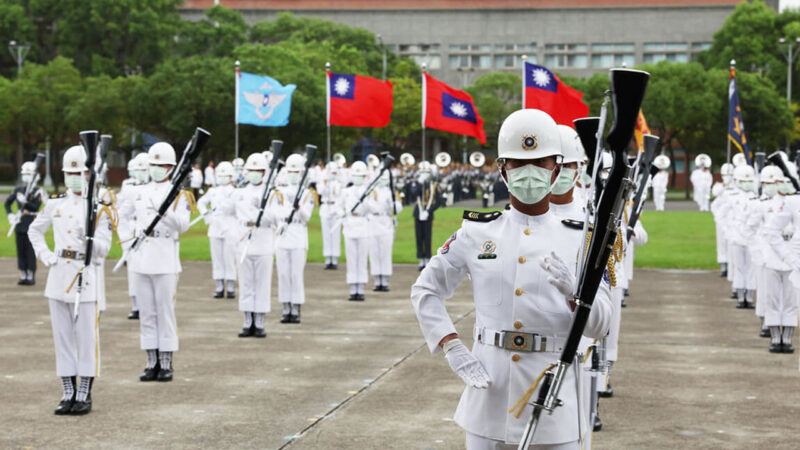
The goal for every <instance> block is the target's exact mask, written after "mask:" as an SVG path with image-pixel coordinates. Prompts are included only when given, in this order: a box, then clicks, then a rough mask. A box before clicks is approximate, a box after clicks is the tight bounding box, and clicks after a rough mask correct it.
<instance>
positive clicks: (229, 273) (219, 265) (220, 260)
mask: <svg viewBox="0 0 800 450" xmlns="http://www.w3.org/2000/svg"><path fill="white" fill-rule="evenodd" d="M208 245H209V246H210V247H211V267H212V270H211V278H213V279H215V280H235V279H236V242H235V239H228V238H215V237H210V238H208Z"/></svg>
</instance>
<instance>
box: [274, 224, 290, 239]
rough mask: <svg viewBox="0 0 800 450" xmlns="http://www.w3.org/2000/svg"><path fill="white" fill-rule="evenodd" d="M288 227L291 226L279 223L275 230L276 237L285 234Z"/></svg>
mask: <svg viewBox="0 0 800 450" xmlns="http://www.w3.org/2000/svg"><path fill="white" fill-rule="evenodd" d="M288 226H289V224H288V223H286V222H285V221H284V222H281V223H279V224H278V227H277V228H276V229H275V235H276V236H280V235H282V234H283V233H284V231H286V227H288Z"/></svg>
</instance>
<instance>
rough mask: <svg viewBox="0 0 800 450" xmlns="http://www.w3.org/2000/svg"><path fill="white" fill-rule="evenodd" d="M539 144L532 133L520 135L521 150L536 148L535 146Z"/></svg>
mask: <svg viewBox="0 0 800 450" xmlns="http://www.w3.org/2000/svg"><path fill="white" fill-rule="evenodd" d="M538 146H539V141H538V140H537V139H536V136H534V135H532V134H527V135H525V136H522V149H523V150H536V147H538Z"/></svg>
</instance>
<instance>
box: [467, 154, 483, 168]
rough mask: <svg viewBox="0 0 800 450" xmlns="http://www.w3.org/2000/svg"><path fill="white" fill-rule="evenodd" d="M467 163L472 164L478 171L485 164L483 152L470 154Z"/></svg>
mask: <svg viewBox="0 0 800 450" xmlns="http://www.w3.org/2000/svg"><path fill="white" fill-rule="evenodd" d="M469 163H470V164H472V167H474V168H476V169H480V168H481V167H483V165H484V164H486V156H485V155H484V154H483V152H472V153H470V155H469Z"/></svg>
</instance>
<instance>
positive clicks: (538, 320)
mask: <svg viewBox="0 0 800 450" xmlns="http://www.w3.org/2000/svg"><path fill="white" fill-rule="evenodd" d="M495 214H496V215H497V216H498V217H497V218H496V219H495V220H491V221H488V222H479V221H464V222H463V224H462V227H461V229H459V230H458V231H457V232H456V233H454V234H453V235H452V236H451V237H450V239H449V240H448V241H447V242H446V243H445V244H444V245H443V246H442V247H441V248H440V249H439V251H438V254H437V255H436V256H434V257H433V258H432V259H431V260H430V262H429V263H428V265H427V267H426V268H425V269H424V270H423V271H422V273H421V274H420V276H419V278H418V279H417V282H416V283H415V284H414V286H413V287H412V288H411V302H412V304H413V306H414V309H415V310H416V313H417V318H418V319H419V322H420V327H421V328H422V332H423V335H424V336H425V340H426V341H427V343H428V347H429V349H430V350H431V352H432V353H436V352H439V351H440V350H441V349H440V347H439V342H440V341H441V339H442V338H443V337H445V336H447V335H448V334H451V333H455V332H456V330H455V327H454V326H453V322H452V320H451V319H450V317H449V316H448V314H447V310H446V309H445V306H444V300H445V299H448V298H450V297H452V296H453V292H454V291H455V289H456V287H458V285H460V284H461V282H462V281H463V280H464V277H465V276H466V275H469V276H470V277H471V280H472V293H473V297H474V301H475V306H476V317H475V325H476V329H475V331H476V333H479V334H483V335H486V334H487V333H489V331H488V330H494V331H519V332H526V333H537V334H540V335H542V336H547V337H548V341H547V342H548V344H547V349H548V350H549V351H547V352H531V353H526V352H514V351H510V350H505V349H503V348H500V347H495V346H492V345H488V344H482V343H478V342H476V343H475V345H474V346H473V349H472V352H473V354H474V355H475V356H476V357H477V358H478V359H479V360H480V361H481V363H482V364H483V366H484V367H485V368H486V370H487V371H488V373H489V375H490V377H491V380H492V382H491V384H490V386H489V388H488V389H474V388H471V387H467V388H466V389H465V390H464V393H463V395H462V396H461V401H460V403H459V405H458V409H457V410H456V413H455V421H456V423H458V424H459V425H460V426H461V427H462V428H464V429H465V430H466V431H468V432H470V433H473V434H476V435H479V436H483V437H487V438H490V439H495V440H501V441H505V442H508V443H516V442H519V440H520V438H521V435H522V432H523V430H524V428H525V424H526V423H527V419H528V417H530V412H531V408H530V406H528V407H526V408H525V411H524V412H523V414H522V415H521V416H520V418H519V419H516V418H514V416H513V415H511V414H509V413H508V410H509V408H511V406H513V405H514V404H515V403H516V402H517V400H518V399H519V398H520V397H521V396H522V395H523V394H524V392H525V391H526V390H527V389H528V388H529V387H530V386H531V384H532V383H533V381H534V380H535V379H536V377H537V376H538V375H539V374H540V373H541V372H542V371H543V370H544V369H545V368H546V367H547V366H548V365H549V364H551V363H553V362H554V361H555V360H557V359H558V356H559V355H560V350H561V348H562V347H563V344H564V341H565V340H566V337H567V335H568V333H569V328H570V324H571V320H572V312H571V311H570V308H569V306H568V305H567V301H566V299H565V298H564V296H563V295H562V294H561V293H559V292H558V290H557V289H556V288H555V287H553V286H552V285H551V284H550V283H548V281H547V278H548V276H549V275H548V273H547V272H546V271H545V270H544V269H542V267H541V266H540V264H539V263H540V261H541V260H542V258H544V257H545V256H548V255H550V253H551V252H553V251H554V252H556V254H559V255H562V257H563V258H565V260H566V261H569V262H568V264H569V263H570V262H572V261H574V260H575V258H576V256H575V255H576V254H577V252H578V248H579V246H580V239H575V234H574V230H572V229H570V228H568V227H567V226H566V225H564V224H563V223H562V222H561V219H560V218H558V217H556V216H555V215H554V214H553V213H551V212H547V213H545V214H543V215H540V216H528V215H525V214H522V213H520V212H518V211H516V210H515V209H513V208H511V209H510V210H506V211H504V212H502V213H499V212H498V213H495ZM601 285H605V286H601V289H603V290H605V292H606V295H602V296H598V298H597V300H596V301H595V303H594V306H593V308H592V312H591V315H590V317H589V321H588V323H587V326H586V330H585V335H586V336H589V337H593V338H596V337H602V336H605V335H606V334H607V333H608V329H609V324H610V321H611V303H610V302H609V301H608V295H607V292H608V286H607V285H606V283H605V282H603V283H601ZM574 374H575V371H573V370H570V371H568V374H567V376H566V379H565V381H564V385H563V386H564V387H563V388H562V390H561V395H560V397H561V399H562V400H563V401H564V406H562V407H559V408H558V409H557V410H556V411H555V412H554V413H553V414H552V415H547V414H545V415H543V416H542V419H541V423H540V427H539V429H538V430H537V434H536V438H535V443H536V444H548V443H563V442H570V441H575V440H577V439H578V438H579V435H580V430H579V424H578V409H577V407H578V405H577V392H576V389H575V382H576V381H575V375H574ZM537 395H538V393H536V392H534V394H533V397H532V398H536V396H537Z"/></svg>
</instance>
